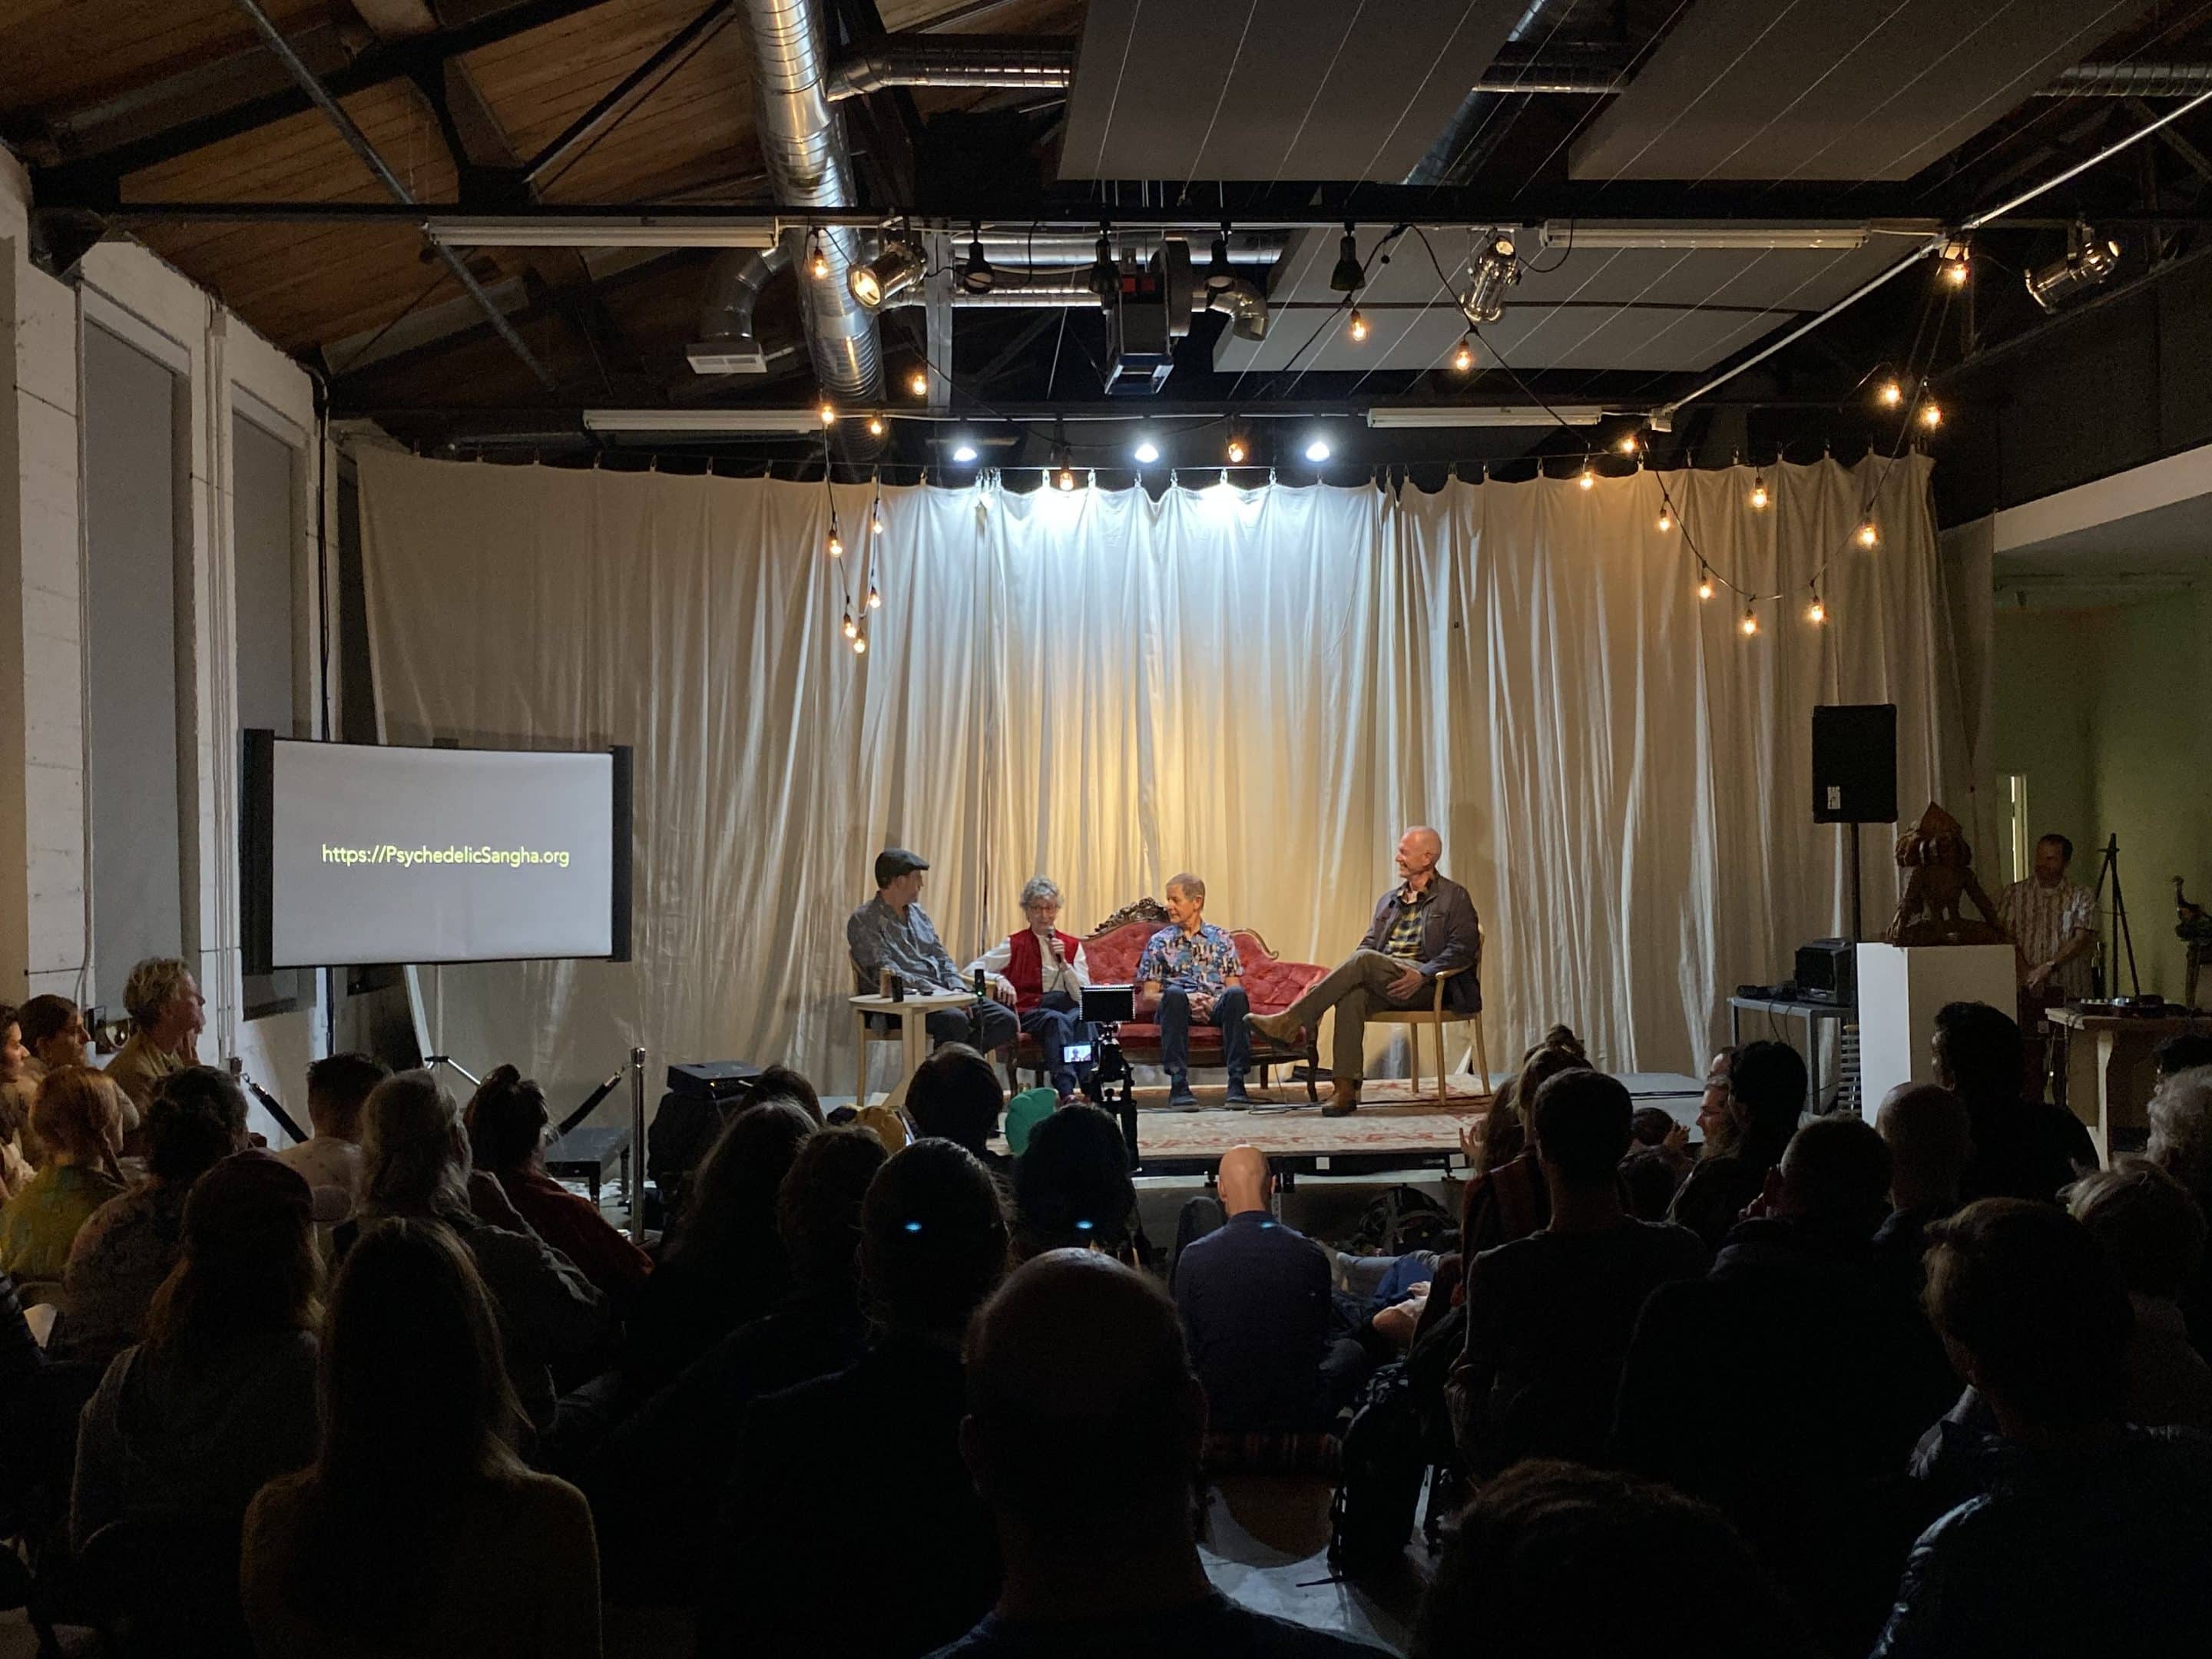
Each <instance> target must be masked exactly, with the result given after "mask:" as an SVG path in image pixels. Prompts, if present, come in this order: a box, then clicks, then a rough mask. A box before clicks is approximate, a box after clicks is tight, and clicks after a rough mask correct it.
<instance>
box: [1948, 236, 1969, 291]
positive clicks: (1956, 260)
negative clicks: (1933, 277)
mask: <svg viewBox="0 0 2212 1659" xmlns="http://www.w3.org/2000/svg"><path fill="white" fill-rule="evenodd" d="M1971 257H1972V254H1971V251H1970V250H1969V249H1968V248H1967V246H1966V244H1965V243H1964V242H1962V241H1959V240H1955V239H1954V240H1951V241H1948V242H1946V243H1944V245H1943V263H1942V279H1943V281H1944V283H1946V284H1947V285H1948V286H1949V287H1952V288H1964V287H1966V278H1967V276H1969V275H1970V274H1971V272H1970V270H1969V268H1968V264H1967V262H1968V260H1969V258H1971Z"/></svg>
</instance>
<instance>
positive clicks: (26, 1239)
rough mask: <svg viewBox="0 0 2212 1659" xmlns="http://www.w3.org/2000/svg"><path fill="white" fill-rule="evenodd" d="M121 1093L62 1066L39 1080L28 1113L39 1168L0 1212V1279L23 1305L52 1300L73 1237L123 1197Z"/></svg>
mask: <svg viewBox="0 0 2212 1659" xmlns="http://www.w3.org/2000/svg"><path fill="white" fill-rule="evenodd" d="M124 1106H125V1101H124V1098H123V1091H121V1090H120V1089H118V1088H117V1087H116V1086H115V1085H113V1084H112V1083H110V1082H109V1081H108V1080H107V1079H106V1078H105V1077H104V1076H102V1075H101V1074H100V1073H98V1072H95V1071H92V1070H90V1069H89V1068H88V1067H86V1066H64V1067H61V1068H60V1069H58V1070H56V1071H52V1072H49V1073H46V1078H45V1079H44V1080H43V1081H41V1082H40V1085H39V1093H38V1097H37V1099H36V1100H34V1101H33V1103H32V1105H31V1131H32V1133H33V1134H34V1135H35V1136H37V1138H38V1140H39V1145H40V1150H41V1153H42V1156H43V1158H44V1160H45V1161H44V1162H43V1163H42V1164H40V1167H39V1170H38V1171H37V1173H36V1174H34V1175H33V1176H32V1177H31V1178H30V1180H28V1181H27V1182H24V1183H23V1186H22V1188H21V1190H20V1191H18V1192H17V1193H16V1194H15V1196H13V1197H12V1198H10V1199H9V1200H8V1203H7V1206H6V1207H5V1208H0V1273H8V1274H10V1275H12V1276H13V1277H14V1279H15V1287H16V1289H17V1290H18V1291H20V1292H21V1294H22V1296H23V1298H24V1300H25V1301H26V1302H37V1301H40V1300H44V1299H47V1298H49V1297H52V1296H54V1295H58V1293H59V1291H60V1289H61V1280H62V1274H63V1272H64V1269H65V1268H67V1267H68V1266H69V1255H70V1249H71V1247H73V1246H74V1245H75V1244H76V1236H77V1232H78V1231H79V1229H81V1228H82V1226H83V1225H84V1224H85V1223H86V1222H88V1221H89V1220H91V1219H92V1212H94V1210H97V1209H98V1208H99V1207H100V1206H101V1205H103V1204H105V1203H106V1202H107V1200H110V1199H111V1198H115V1197H118V1196H120V1195H121V1194H122V1192H123V1178H122V1176H121V1175H120V1173H118V1170H117V1168H116V1162H115V1160H116V1157H117V1155H118V1153H119V1152H121V1151H122V1147H123V1109H124Z"/></svg>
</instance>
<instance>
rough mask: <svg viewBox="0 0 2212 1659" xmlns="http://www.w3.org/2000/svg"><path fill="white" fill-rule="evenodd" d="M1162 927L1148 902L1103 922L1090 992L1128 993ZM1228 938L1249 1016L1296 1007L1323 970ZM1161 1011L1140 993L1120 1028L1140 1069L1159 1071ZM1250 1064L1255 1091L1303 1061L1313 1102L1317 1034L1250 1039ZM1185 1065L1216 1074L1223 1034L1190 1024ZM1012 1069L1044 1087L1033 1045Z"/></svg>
mask: <svg viewBox="0 0 2212 1659" xmlns="http://www.w3.org/2000/svg"><path fill="white" fill-rule="evenodd" d="M1167 925H1168V918H1167V912H1166V910H1165V909H1164V908H1162V907H1160V906H1159V905H1158V904H1157V903H1156V902H1154V901H1152V900H1150V899H1143V900H1139V902H1137V903H1135V904H1133V905H1130V906H1128V907H1127V908H1124V909H1121V910H1117V911H1115V913H1114V915H1110V916H1109V917H1108V918H1107V919H1106V921H1105V922H1104V923H1103V925H1102V926H1101V927H1099V929H1098V931H1097V933H1092V934H1091V936H1090V937H1089V938H1088V939H1085V940H1084V941H1083V957H1084V966H1085V969H1088V970H1089V973H1090V975H1091V983H1092V984H1093V985H1128V984H1133V983H1134V982H1135V980H1136V977H1137V959H1138V958H1139V957H1141V956H1142V955H1143V954H1144V951H1145V945H1146V941H1147V940H1149V939H1151V938H1152V935H1153V934H1154V933H1158V932H1159V930H1160V929H1161V928H1163V927H1166V926H1167ZM1229 936H1230V937H1231V939H1235V940H1236V941H1237V955H1238V956H1240V957H1243V959H1244V995H1245V999H1246V1000H1247V1001H1248V1002H1249V1004H1250V1005H1251V1012H1254V1013H1255V1014H1275V1013H1280V1012H1282V1011H1283V1010H1284V1009H1285V1008H1287V1007H1289V1006H1291V1004H1292V1003H1293V1002H1296V1001H1297V1000H1298V999H1299V998H1300V997H1301V996H1303V995H1304V994H1305V993H1306V992H1307V991H1308V990H1310V988H1311V987H1313V986H1314V985H1315V984H1316V983H1317V982H1318V981H1320V980H1321V979H1322V978H1323V977H1324V976H1325V975H1327V974H1328V969H1327V968H1326V967H1324V966H1322V964H1321V963H1314V962H1285V961H1284V960H1283V959H1282V958H1281V957H1279V956H1277V955H1276V954H1275V953H1274V951H1273V950H1271V949H1270V948H1268V945H1267V940H1266V939H1262V938H1261V937H1260V935H1259V934H1257V933H1254V932H1253V931H1252V930H1251V929H1250V928H1249V927H1232V928H1231V929H1230V930H1229ZM1158 1009H1159V1005H1158V1003H1157V1002H1156V1001H1154V1000H1152V999H1150V998H1147V997H1146V995H1145V994H1143V993H1142V992H1141V991H1139V993H1138V994H1137V1018H1136V1019H1135V1020H1133V1021H1132V1022H1130V1023H1128V1024H1124V1025H1123V1026H1122V1027H1121V1051H1122V1052H1123V1053H1124V1054H1127V1055H1128V1057H1129V1058H1130V1059H1131V1060H1133V1061H1135V1062H1136V1063H1137V1064H1139V1065H1146V1066H1157V1065H1158V1064H1159V1060H1160V1028H1159V1024H1158V1018H1157V1015H1158ZM1251 1037H1252V1064H1253V1066H1254V1068H1255V1070H1256V1071H1257V1072H1258V1073H1259V1077H1258V1079H1257V1083H1258V1085H1259V1086H1260V1087H1261V1088H1265V1087H1267V1085H1268V1079H1269V1074H1270V1073H1271V1072H1272V1070H1273V1067H1275V1066H1290V1065H1295V1064H1297V1063H1298V1062H1300V1061H1304V1064H1305V1066H1306V1068H1307V1071H1306V1098H1307V1099H1308V1100H1318V1099H1319V1098H1320V1097H1321V1096H1320V1091H1319V1090H1318V1089H1317V1088H1316V1081H1317V1079H1318V1078H1319V1075H1320V1071H1321V1054H1320V1050H1319V1048H1318V1047H1317V1046H1316V1045H1317V1042H1318V1033H1316V1032H1315V1031H1312V1030H1302V1031H1300V1032H1299V1033H1298V1041H1297V1042H1295V1043H1282V1042H1270V1041H1269V1040H1268V1039H1267V1038H1266V1037H1263V1036H1261V1035H1260V1033H1259V1032H1257V1031H1254V1032H1253V1033H1251ZM1190 1063H1191V1066H1192V1068H1193V1069H1194V1070H1200V1069H1204V1068H1207V1067H1217V1068H1218V1066H1220V1064H1221V1033H1220V1031H1219V1030H1217V1029H1216V1028H1215V1027H1213V1026H1211V1025H1200V1024H1196V1023H1193V1024H1192V1026H1191V1028H1190ZM1017 1068H1019V1069H1023V1070H1027V1071H1030V1072H1033V1073H1035V1074H1036V1080H1037V1081H1038V1082H1039V1083H1040V1084H1042V1082H1044V1081H1045V1077H1044V1051H1043V1050H1042V1048H1039V1047H1038V1045H1037V1040H1036V1038H1035V1037H1033V1036H1030V1035H1029V1034H1028V1033H1026V1032H1024V1034H1023V1036H1022V1038H1021V1041H1020V1042H1019V1043H1018V1044H1017V1045H1016V1046H1015V1048H1014V1051H1013V1054H1012V1058H1010V1059H1009V1060H1008V1061H1007V1070H1008V1072H1009V1073H1012V1072H1014V1071H1015V1070H1016V1069H1017Z"/></svg>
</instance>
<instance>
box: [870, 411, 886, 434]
mask: <svg viewBox="0 0 2212 1659" xmlns="http://www.w3.org/2000/svg"><path fill="white" fill-rule="evenodd" d="M868 435H869V436H870V437H871V438H880V437H882V436H883V435H884V417H883V416H880V415H871V416H868Z"/></svg>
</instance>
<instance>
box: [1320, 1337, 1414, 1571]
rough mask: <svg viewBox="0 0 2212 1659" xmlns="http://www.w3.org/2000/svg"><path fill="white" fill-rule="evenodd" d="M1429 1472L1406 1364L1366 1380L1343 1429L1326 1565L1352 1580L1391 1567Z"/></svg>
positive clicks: (1403, 1544) (1410, 1528)
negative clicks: (1349, 1421) (1349, 1418)
mask: <svg viewBox="0 0 2212 1659" xmlns="http://www.w3.org/2000/svg"><path fill="white" fill-rule="evenodd" d="M1427 1473H1428V1452H1427V1445H1426V1439H1425V1436H1424V1434H1423V1432H1422V1419H1421V1408H1420V1406H1419V1402H1418V1401H1416V1400H1415V1399H1414V1397H1413V1383H1412V1379H1411V1378H1410V1377H1408V1376H1407V1374H1406V1365H1405V1362H1404V1361H1403V1360H1393V1361H1392V1362H1391V1363H1390V1364H1387V1365H1384V1366H1382V1367H1381V1368H1380V1369H1378V1370H1376V1373H1375V1375H1374V1376H1370V1377H1369V1378H1368V1379H1367V1382H1366V1384H1365V1386H1364V1387H1363V1388H1362V1389H1360V1391H1359V1398H1358V1401H1355V1402H1354V1405H1353V1409H1352V1425H1351V1426H1350V1427H1349V1428H1347V1429H1346V1430H1345V1431H1344V1446H1343V1451H1342V1453H1341V1455H1340V1460H1339V1473H1338V1475H1337V1483H1336V1496H1335V1497H1334V1498H1333V1499H1332V1500H1331V1501H1330V1504H1329V1510H1328V1560H1329V1565H1331V1566H1332V1567H1334V1568H1335V1569H1336V1570H1337V1571H1339V1572H1341V1573H1343V1574H1345V1575H1346V1576H1347V1577H1358V1576H1359V1575H1360V1574H1361V1573H1364V1572H1371V1571H1375V1570H1376V1569H1378V1568H1381V1567H1383V1566H1386V1565H1389V1563H1390V1562H1391V1561H1393V1560H1394V1559H1396V1558H1397V1556H1398V1555H1399V1553H1401V1551H1403V1550H1404V1549H1405V1547H1406V1544H1407V1541H1408V1540H1409V1539H1411V1538H1412V1537H1413V1520H1414V1516H1415V1512H1416V1511H1417V1510H1419V1508H1420V1504H1421V1480H1422V1477H1423V1476H1424V1475H1425V1474H1427Z"/></svg>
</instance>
